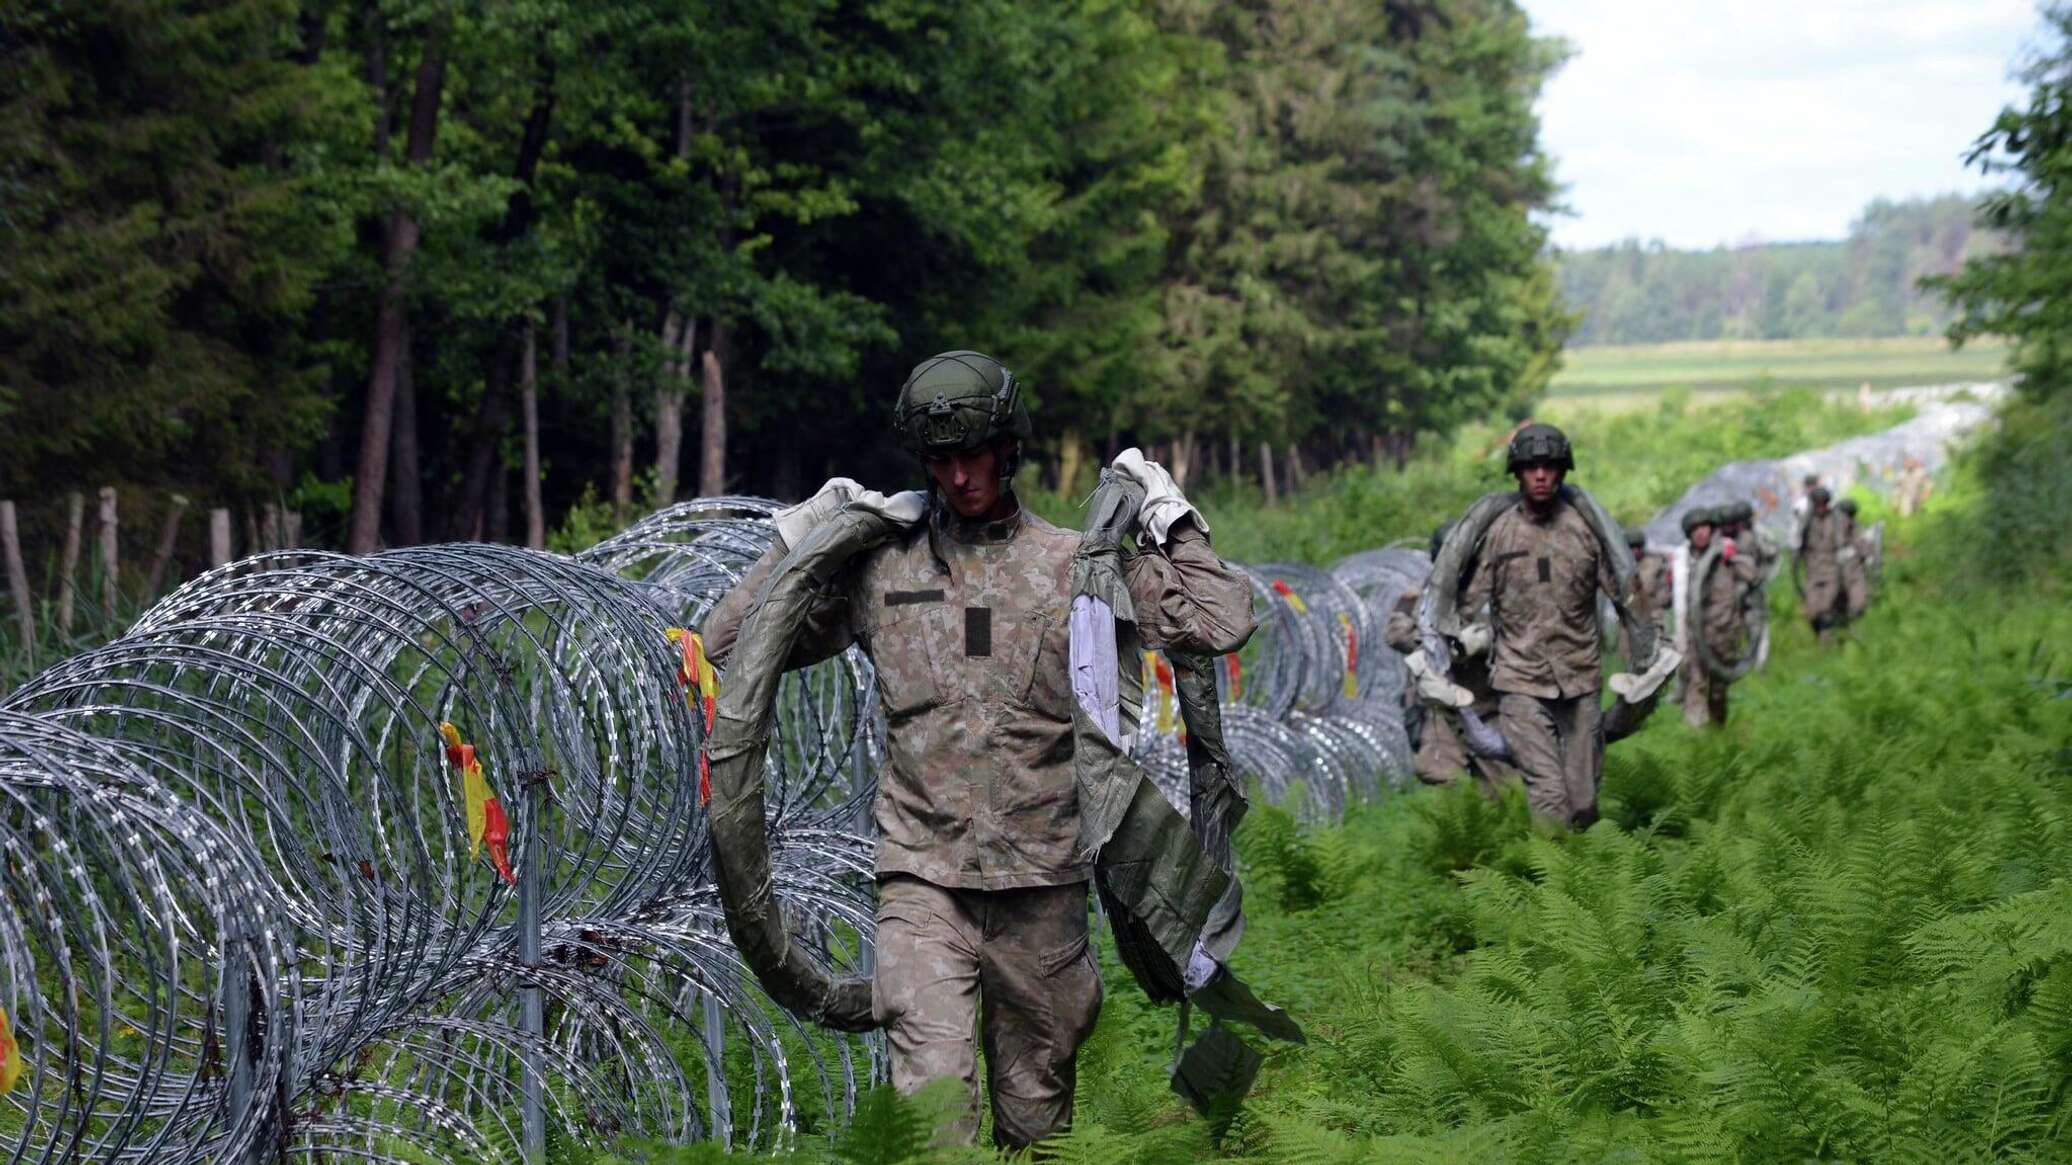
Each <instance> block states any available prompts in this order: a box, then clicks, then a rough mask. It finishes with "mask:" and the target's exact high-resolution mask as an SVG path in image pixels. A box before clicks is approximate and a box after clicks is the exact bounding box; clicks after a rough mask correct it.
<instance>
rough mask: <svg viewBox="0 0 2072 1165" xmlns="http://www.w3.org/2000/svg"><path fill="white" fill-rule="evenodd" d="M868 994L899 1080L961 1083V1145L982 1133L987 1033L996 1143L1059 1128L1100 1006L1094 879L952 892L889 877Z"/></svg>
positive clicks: (905, 1083) (1019, 1141)
mask: <svg viewBox="0 0 2072 1165" xmlns="http://www.w3.org/2000/svg"><path fill="white" fill-rule="evenodd" d="M871 992H872V1000H871V1004H872V1009H873V1010H874V1011H875V1012H876V1016H877V1019H878V1020H879V1021H880V1022H881V1023H883V1024H884V1025H885V1041H886V1046H887V1048H888V1050H889V1051H890V1052H891V1057H892V1086H893V1087H894V1088H896V1089H898V1090H899V1091H900V1092H903V1093H912V1092H915V1091H918V1090H919V1089H920V1088H922V1087H923V1086H924V1085H927V1084H929V1083H932V1082H934V1081H937V1080H943V1079H951V1080H961V1081H963V1082H964V1087H965V1090H966V1093H967V1095H968V1097H969V1100H968V1101H967V1103H966V1105H965V1107H964V1110H963V1112H962V1114H961V1115H960V1116H959V1118H958V1121H957V1123H956V1125H955V1126H954V1133H955V1135H956V1137H957V1139H958V1140H959V1141H960V1142H961V1143H964V1144H970V1143H972V1142H975V1141H976V1140H977V1139H978V1100H979V1096H978V1064H977V1048H976V1047H975V1046H974V1043H975V1042H979V1041H982V1042H983V1044H984V1047H985V1055H986V1087H987V1090H988V1091H989V1092H990V1093H991V1094H992V1098H993V1140H994V1143H996V1144H998V1145H1000V1146H1002V1147H1005V1148H1021V1147H1023V1146H1025V1145H1029V1144H1032V1143H1034V1142H1036V1141H1038V1140H1041V1139H1042V1138H1044V1137H1047V1136H1050V1135H1052V1134H1053V1133H1058V1132H1062V1131H1064V1129H1065V1128H1066V1127H1067V1126H1068V1125H1070V1124H1071V1123H1072V1089H1073V1083H1074V1066H1075V1062H1076V1060H1077V1057H1078V1054H1079V1046H1080V1045H1081V1044H1082V1043H1085V1042H1086V1038H1087V1036H1089V1035H1091V1034H1092V1033H1093V1029H1094V1020H1095V1018H1096V1017H1098V1016H1099V1015H1100V1013H1101V972H1100V968H1099V967H1098V966H1096V964H1095V962H1094V953H1093V948H1092V946H1091V944H1090V943H1089V942H1088V933H1087V884H1086V883H1085V882H1075V883H1073V884H1071V885H1068V886H1037V887H1031V888H1028V889H1021V890H951V889H946V888H944V887H942V886H937V885H935V884H934V883H932V882H924V881H922V880H921V879H919V878H914V877H909V876H906V875H894V876H892V877H888V878H886V879H884V880H883V881H881V882H879V883H878V938H877V974H876V977H875V979H874V981H873V983H872V988H871ZM975 1035H976V1036H978V1037H979V1040H978V1041H975V1040H974V1036H975Z"/></svg>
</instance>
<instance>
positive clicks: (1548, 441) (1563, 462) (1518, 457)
mask: <svg viewBox="0 0 2072 1165" xmlns="http://www.w3.org/2000/svg"><path fill="white" fill-rule="evenodd" d="M1540 461H1549V462H1552V463H1554V464H1555V465H1558V466H1560V467H1561V468H1563V469H1574V468H1575V467H1576V459H1575V455H1574V454H1572V453H1570V452H1569V448H1568V434H1566V433H1563V432H1562V431H1561V430H1559V429H1557V428H1555V427H1554V426H1552V425H1541V424H1533V425H1527V426H1525V427H1524V428H1523V429H1520V430H1518V435H1517V436H1515V437H1512V438H1511V450H1510V456H1509V458H1508V459H1507V460H1506V461H1505V463H1504V469H1505V470H1506V471H1508V472H1511V473H1516V472H1518V470H1519V468H1520V467H1522V466H1527V465H1531V464H1533V463H1535V462H1540Z"/></svg>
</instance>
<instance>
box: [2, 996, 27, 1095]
mask: <svg viewBox="0 0 2072 1165" xmlns="http://www.w3.org/2000/svg"><path fill="white" fill-rule="evenodd" d="M22 1068H23V1064H22V1048H21V1045H20V1044H18V1043H16V1042H15V1039H14V1024H12V1023H10V1022H8V1019H7V1009H6V1008H4V1007H0V1096H6V1095H7V1094H8V1093H10V1092H13V1091H14V1086H15V1082H16V1081H18V1080H20V1079H21V1078H22Z"/></svg>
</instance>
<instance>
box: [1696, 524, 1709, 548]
mask: <svg viewBox="0 0 2072 1165" xmlns="http://www.w3.org/2000/svg"><path fill="white" fill-rule="evenodd" d="M1710 545H1712V527H1710V526H1707V525H1704V524H1702V523H1701V524H1699V525H1696V526H1693V527H1691V549H1693V550H1703V549H1705V548H1706V547H1707V546H1710Z"/></svg>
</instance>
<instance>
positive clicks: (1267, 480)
mask: <svg viewBox="0 0 2072 1165" xmlns="http://www.w3.org/2000/svg"><path fill="white" fill-rule="evenodd" d="M1259 482H1260V484H1262V485H1264V486H1265V487H1266V504H1267V505H1269V506H1271V505H1274V504H1275V503H1277V502H1278V501H1279V500H1280V498H1279V496H1278V495H1277V494H1276V493H1275V492H1274V481H1273V443H1272V442H1271V441H1261V442H1259Z"/></svg>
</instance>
